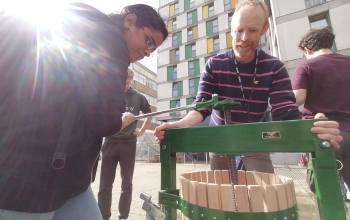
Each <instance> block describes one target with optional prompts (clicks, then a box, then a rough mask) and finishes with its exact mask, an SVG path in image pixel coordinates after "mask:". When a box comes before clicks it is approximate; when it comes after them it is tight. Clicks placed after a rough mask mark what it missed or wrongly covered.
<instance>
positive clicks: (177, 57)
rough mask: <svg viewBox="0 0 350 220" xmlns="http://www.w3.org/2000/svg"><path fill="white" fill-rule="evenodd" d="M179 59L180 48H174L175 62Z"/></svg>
mask: <svg viewBox="0 0 350 220" xmlns="http://www.w3.org/2000/svg"><path fill="white" fill-rule="evenodd" d="M179 61H180V50H179V49H176V50H175V62H179Z"/></svg>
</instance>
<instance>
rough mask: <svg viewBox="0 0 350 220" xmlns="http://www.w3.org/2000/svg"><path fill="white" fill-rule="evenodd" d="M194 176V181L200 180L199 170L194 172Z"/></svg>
mask: <svg viewBox="0 0 350 220" xmlns="http://www.w3.org/2000/svg"><path fill="white" fill-rule="evenodd" d="M194 176H195V179H194V180H195V181H197V182H202V178H201V172H195V173H194Z"/></svg>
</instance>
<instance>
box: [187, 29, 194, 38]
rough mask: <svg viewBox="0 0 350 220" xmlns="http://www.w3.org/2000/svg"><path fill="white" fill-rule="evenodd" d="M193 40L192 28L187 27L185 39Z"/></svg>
mask: <svg viewBox="0 0 350 220" xmlns="http://www.w3.org/2000/svg"><path fill="white" fill-rule="evenodd" d="M191 40H193V29H192V28H189V29H187V41H191Z"/></svg>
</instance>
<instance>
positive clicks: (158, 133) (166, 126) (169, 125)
mask: <svg viewBox="0 0 350 220" xmlns="http://www.w3.org/2000/svg"><path fill="white" fill-rule="evenodd" d="M169 128H180V125H179V123H178V122H170V123H165V124H163V125H160V126H158V127H156V129H155V130H154V132H153V134H154V135H155V136H156V141H157V143H158V144H160V142H161V141H162V140H163V139H164V134H165V132H164V131H163V130H164V129H169Z"/></svg>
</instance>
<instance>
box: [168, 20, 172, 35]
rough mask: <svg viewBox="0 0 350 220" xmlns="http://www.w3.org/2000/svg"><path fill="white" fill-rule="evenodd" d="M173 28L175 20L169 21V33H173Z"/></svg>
mask: <svg viewBox="0 0 350 220" xmlns="http://www.w3.org/2000/svg"><path fill="white" fill-rule="evenodd" d="M172 28H173V20H169V21H168V31H169V32H170V31H172Z"/></svg>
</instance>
